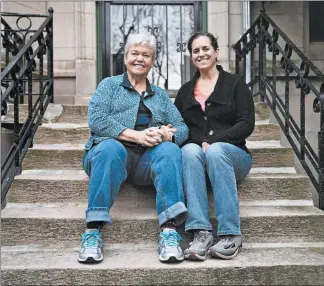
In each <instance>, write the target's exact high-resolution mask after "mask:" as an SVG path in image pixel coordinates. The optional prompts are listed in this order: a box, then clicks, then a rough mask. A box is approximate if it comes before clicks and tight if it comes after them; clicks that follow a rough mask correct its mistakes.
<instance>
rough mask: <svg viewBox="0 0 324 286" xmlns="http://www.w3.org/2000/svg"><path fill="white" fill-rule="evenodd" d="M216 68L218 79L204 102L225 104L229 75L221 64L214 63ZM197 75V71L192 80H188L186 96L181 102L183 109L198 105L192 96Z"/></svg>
mask: <svg viewBox="0 0 324 286" xmlns="http://www.w3.org/2000/svg"><path fill="white" fill-rule="evenodd" d="M216 68H217V70H218V71H219V75H218V79H217V82H216V85H215V88H214V90H213V92H212V93H211V95H210V96H209V97H208V98H207V100H206V103H207V102H214V103H216V104H221V105H226V104H227V103H228V99H227V94H228V86H229V84H228V80H229V77H228V76H227V73H226V72H225V71H224V70H223V67H222V66H221V65H216ZM199 77H200V72H199V71H197V72H196V73H195V75H194V76H193V78H192V80H191V81H190V82H189V90H188V96H187V97H186V99H185V101H184V103H183V109H184V110H186V109H188V108H190V107H191V106H194V105H200V104H199V102H198V101H196V99H195V96H194V88H195V85H196V82H197V80H198V78H199Z"/></svg>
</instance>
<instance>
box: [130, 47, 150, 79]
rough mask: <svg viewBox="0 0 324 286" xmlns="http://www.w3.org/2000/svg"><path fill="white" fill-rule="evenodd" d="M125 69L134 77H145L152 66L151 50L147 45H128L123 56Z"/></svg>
mask: <svg viewBox="0 0 324 286" xmlns="http://www.w3.org/2000/svg"><path fill="white" fill-rule="evenodd" d="M125 65H126V68H127V71H128V72H129V73H131V74H132V75H133V76H134V77H146V76H147V75H148V73H149V71H150V69H151V68H152V66H153V51H152V49H151V48H150V47H149V46H147V45H133V46H130V47H129V49H128V52H127V54H126V56H125Z"/></svg>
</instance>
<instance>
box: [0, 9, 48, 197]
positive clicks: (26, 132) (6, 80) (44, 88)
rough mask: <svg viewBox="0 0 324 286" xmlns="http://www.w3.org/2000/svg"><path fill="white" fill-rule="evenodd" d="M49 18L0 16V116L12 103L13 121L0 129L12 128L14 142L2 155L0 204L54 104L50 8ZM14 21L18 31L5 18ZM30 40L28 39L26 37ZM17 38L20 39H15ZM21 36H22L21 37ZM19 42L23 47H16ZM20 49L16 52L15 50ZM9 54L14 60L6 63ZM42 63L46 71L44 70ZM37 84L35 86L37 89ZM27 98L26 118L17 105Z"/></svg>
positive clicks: (4, 123)
mask: <svg viewBox="0 0 324 286" xmlns="http://www.w3.org/2000/svg"><path fill="white" fill-rule="evenodd" d="M48 12H49V14H48V15H33V14H18V13H2V15H1V24H2V25H3V26H4V29H3V30H2V32H1V36H2V38H3V41H2V43H3V48H4V49H5V50H6V63H5V68H4V69H3V71H2V73H1V87H2V89H4V91H3V90H1V106H2V110H1V113H2V114H1V115H5V114H6V110H5V109H6V108H7V102H13V109H14V110H13V120H11V119H8V117H7V118H6V117H5V118H4V120H2V122H1V127H2V128H6V129H11V130H12V132H13V140H12V142H11V143H10V144H11V145H10V146H9V148H8V150H7V153H6V154H1V155H2V158H3V160H2V161H1V203H3V202H4V201H5V198H6V195H7V192H8V190H9V188H10V186H11V184H12V182H13V179H14V177H15V175H17V174H19V173H21V170H22V167H21V165H22V161H23V159H24V157H25V155H26V153H27V151H28V148H30V147H32V145H33V138H34V135H35V133H36V130H37V128H38V126H39V125H40V124H41V121H42V118H43V115H44V113H45V111H46V108H47V106H48V104H49V103H53V101H54V94H53V91H54V88H53V83H54V82H53V9H52V8H49V10H48ZM5 17H8V18H10V19H12V18H15V17H16V18H17V19H16V26H17V28H18V30H17V29H13V28H11V26H10V25H9V24H8V22H9V21H6V20H5V19H4V18H5ZM39 17H44V18H45V20H44V21H43V23H42V24H41V25H40V27H39V28H38V29H37V30H33V29H31V26H32V21H31V19H32V18H39ZM22 18H27V19H28V20H29V22H30V25H29V27H27V28H20V26H19V21H20V19H22ZM30 34H32V35H31V36H30V38H29V39H28V40H27V35H28V36H29V35H30ZM17 35H19V37H17ZM20 35H22V37H21V36H20ZM16 41H20V45H21V42H22V43H23V44H24V45H23V46H20V45H19V46H17V45H16V44H17V43H16ZM18 48H19V50H17V49H18ZM9 53H12V55H13V58H12V60H11V61H9V60H8V59H9ZM44 63H45V64H46V63H47V70H46V71H44ZM35 83H36V84H38V87H36V85H35ZM25 97H26V98H27V107H28V110H27V115H25V117H26V118H22V117H24V114H22V112H21V111H20V108H21V106H20V104H19V103H22V102H23V99H24V98H25Z"/></svg>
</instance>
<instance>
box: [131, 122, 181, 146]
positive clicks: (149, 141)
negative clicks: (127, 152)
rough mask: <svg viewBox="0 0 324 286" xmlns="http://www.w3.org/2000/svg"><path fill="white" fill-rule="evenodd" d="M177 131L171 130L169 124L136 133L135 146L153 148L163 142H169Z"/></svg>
mask: <svg viewBox="0 0 324 286" xmlns="http://www.w3.org/2000/svg"><path fill="white" fill-rule="evenodd" d="M176 131H177V129H175V128H172V125H171V124H168V125H162V126H161V127H160V128H158V127H150V128H147V129H145V130H143V131H138V137H137V144H141V145H142V146H144V147H154V146H156V145H159V144H160V143H161V142H163V141H171V140H172V135H173V134H174V133H175V132H176Z"/></svg>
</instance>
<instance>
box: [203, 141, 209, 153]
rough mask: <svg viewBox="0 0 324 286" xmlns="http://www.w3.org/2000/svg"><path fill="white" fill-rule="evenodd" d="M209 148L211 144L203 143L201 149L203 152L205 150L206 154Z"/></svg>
mask: <svg viewBox="0 0 324 286" xmlns="http://www.w3.org/2000/svg"><path fill="white" fill-rule="evenodd" d="M209 146H210V144H208V143H206V142H203V143H202V144H201V148H202V150H203V152H204V153H206V151H207V149H208V147H209Z"/></svg>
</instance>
